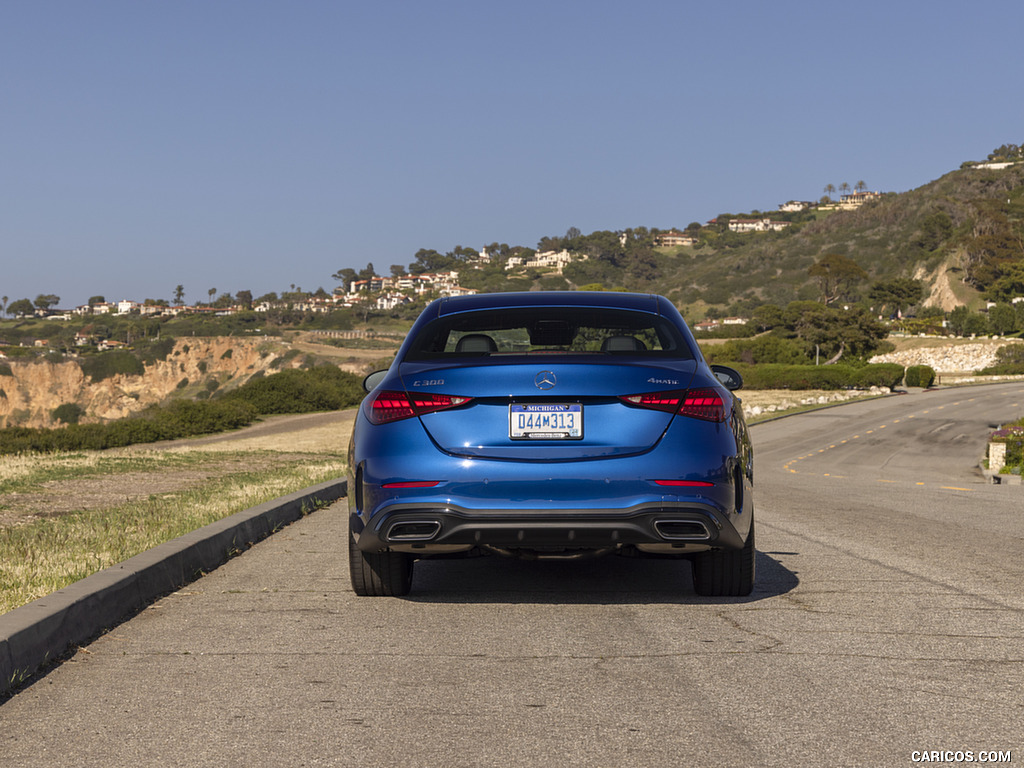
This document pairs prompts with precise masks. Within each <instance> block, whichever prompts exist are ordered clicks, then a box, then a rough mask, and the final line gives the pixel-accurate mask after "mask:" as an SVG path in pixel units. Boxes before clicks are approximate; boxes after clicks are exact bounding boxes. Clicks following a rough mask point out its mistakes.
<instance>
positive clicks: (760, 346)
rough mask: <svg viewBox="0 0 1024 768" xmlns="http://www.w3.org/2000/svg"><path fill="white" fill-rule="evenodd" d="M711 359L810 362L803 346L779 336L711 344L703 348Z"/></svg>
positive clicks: (755, 361) (755, 362)
mask: <svg viewBox="0 0 1024 768" xmlns="http://www.w3.org/2000/svg"><path fill="white" fill-rule="evenodd" d="M702 351H703V352H704V356H705V357H706V358H707V359H708V360H711V361H714V362H716V363H718V362H736V363H754V364H761V363H781V364H784V365H806V364H807V363H808V362H810V361H809V360H808V359H807V355H805V354H804V350H803V347H802V346H801V345H800V344H798V343H797V342H795V341H792V340H790V339H783V338H780V337H778V336H759V337H758V338H755V339H734V340H732V341H727V342H726V343H725V344H716V345H709V346H708V347H707V348H706V349H703V350H702Z"/></svg>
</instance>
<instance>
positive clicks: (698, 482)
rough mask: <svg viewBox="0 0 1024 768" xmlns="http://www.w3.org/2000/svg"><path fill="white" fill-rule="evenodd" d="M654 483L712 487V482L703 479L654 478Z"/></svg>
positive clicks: (688, 486)
mask: <svg viewBox="0 0 1024 768" xmlns="http://www.w3.org/2000/svg"><path fill="white" fill-rule="evenodd" d="M654 484H655V485H672V486H682V487H684V488H714V487H715V484H714V483H708V482H705V481H703V480H655V481H654Z"/></svg>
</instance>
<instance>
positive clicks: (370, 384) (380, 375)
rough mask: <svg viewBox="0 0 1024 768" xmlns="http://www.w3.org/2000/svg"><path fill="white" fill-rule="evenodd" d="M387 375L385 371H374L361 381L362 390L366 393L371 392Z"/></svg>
mask: <svg viewBox="0 0 1024 768" xmlns="http://www.w3.org/2000/svg"><path fill="white" fill-rule="evenodd" d="M387 375H388V372H387V371H374V372H373V373H371V374H370V375H369V376H367V377H366V378H365V379H363V389H365V390H366V391H367V392H372V391H373V390H374V389H376V388H377V385H378V384H380V383H381V382H382V381H384V377H385V376H387Z"/></svg>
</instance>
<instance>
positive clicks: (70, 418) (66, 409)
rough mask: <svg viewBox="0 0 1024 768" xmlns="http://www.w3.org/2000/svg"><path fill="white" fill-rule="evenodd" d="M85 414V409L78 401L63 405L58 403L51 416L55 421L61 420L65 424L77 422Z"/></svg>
mask: <svg viewBox="0 0 1024 768" xmlns="http://www.w3.org/2000/svg"><path fill="white" fill-rule="evenodd" d="M84 415H85V409H84V408H82V406H80V405H79V404H78V403H64V404H63V405H58V406H57V407H56V408H54V409H53V411H52V412H51V413H50V416H51V417H52V418H53V419H54V420H55V421H61V422H63V423H65V424H77V423H78V420H79V419H80V418H82V416H84Z"/></svg>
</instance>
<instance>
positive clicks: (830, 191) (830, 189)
mask: <svg viewBox="0 0 1024 768" xmlns="http://www.w3.org/2000/svg"><path fill="white" fill-rule="evenodd" d="M835 193H836V185H835V184H826V185H825V197H827V198H828V199H829V201H830V202H831V200H832V195H834V194H835Z"/></svg>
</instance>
